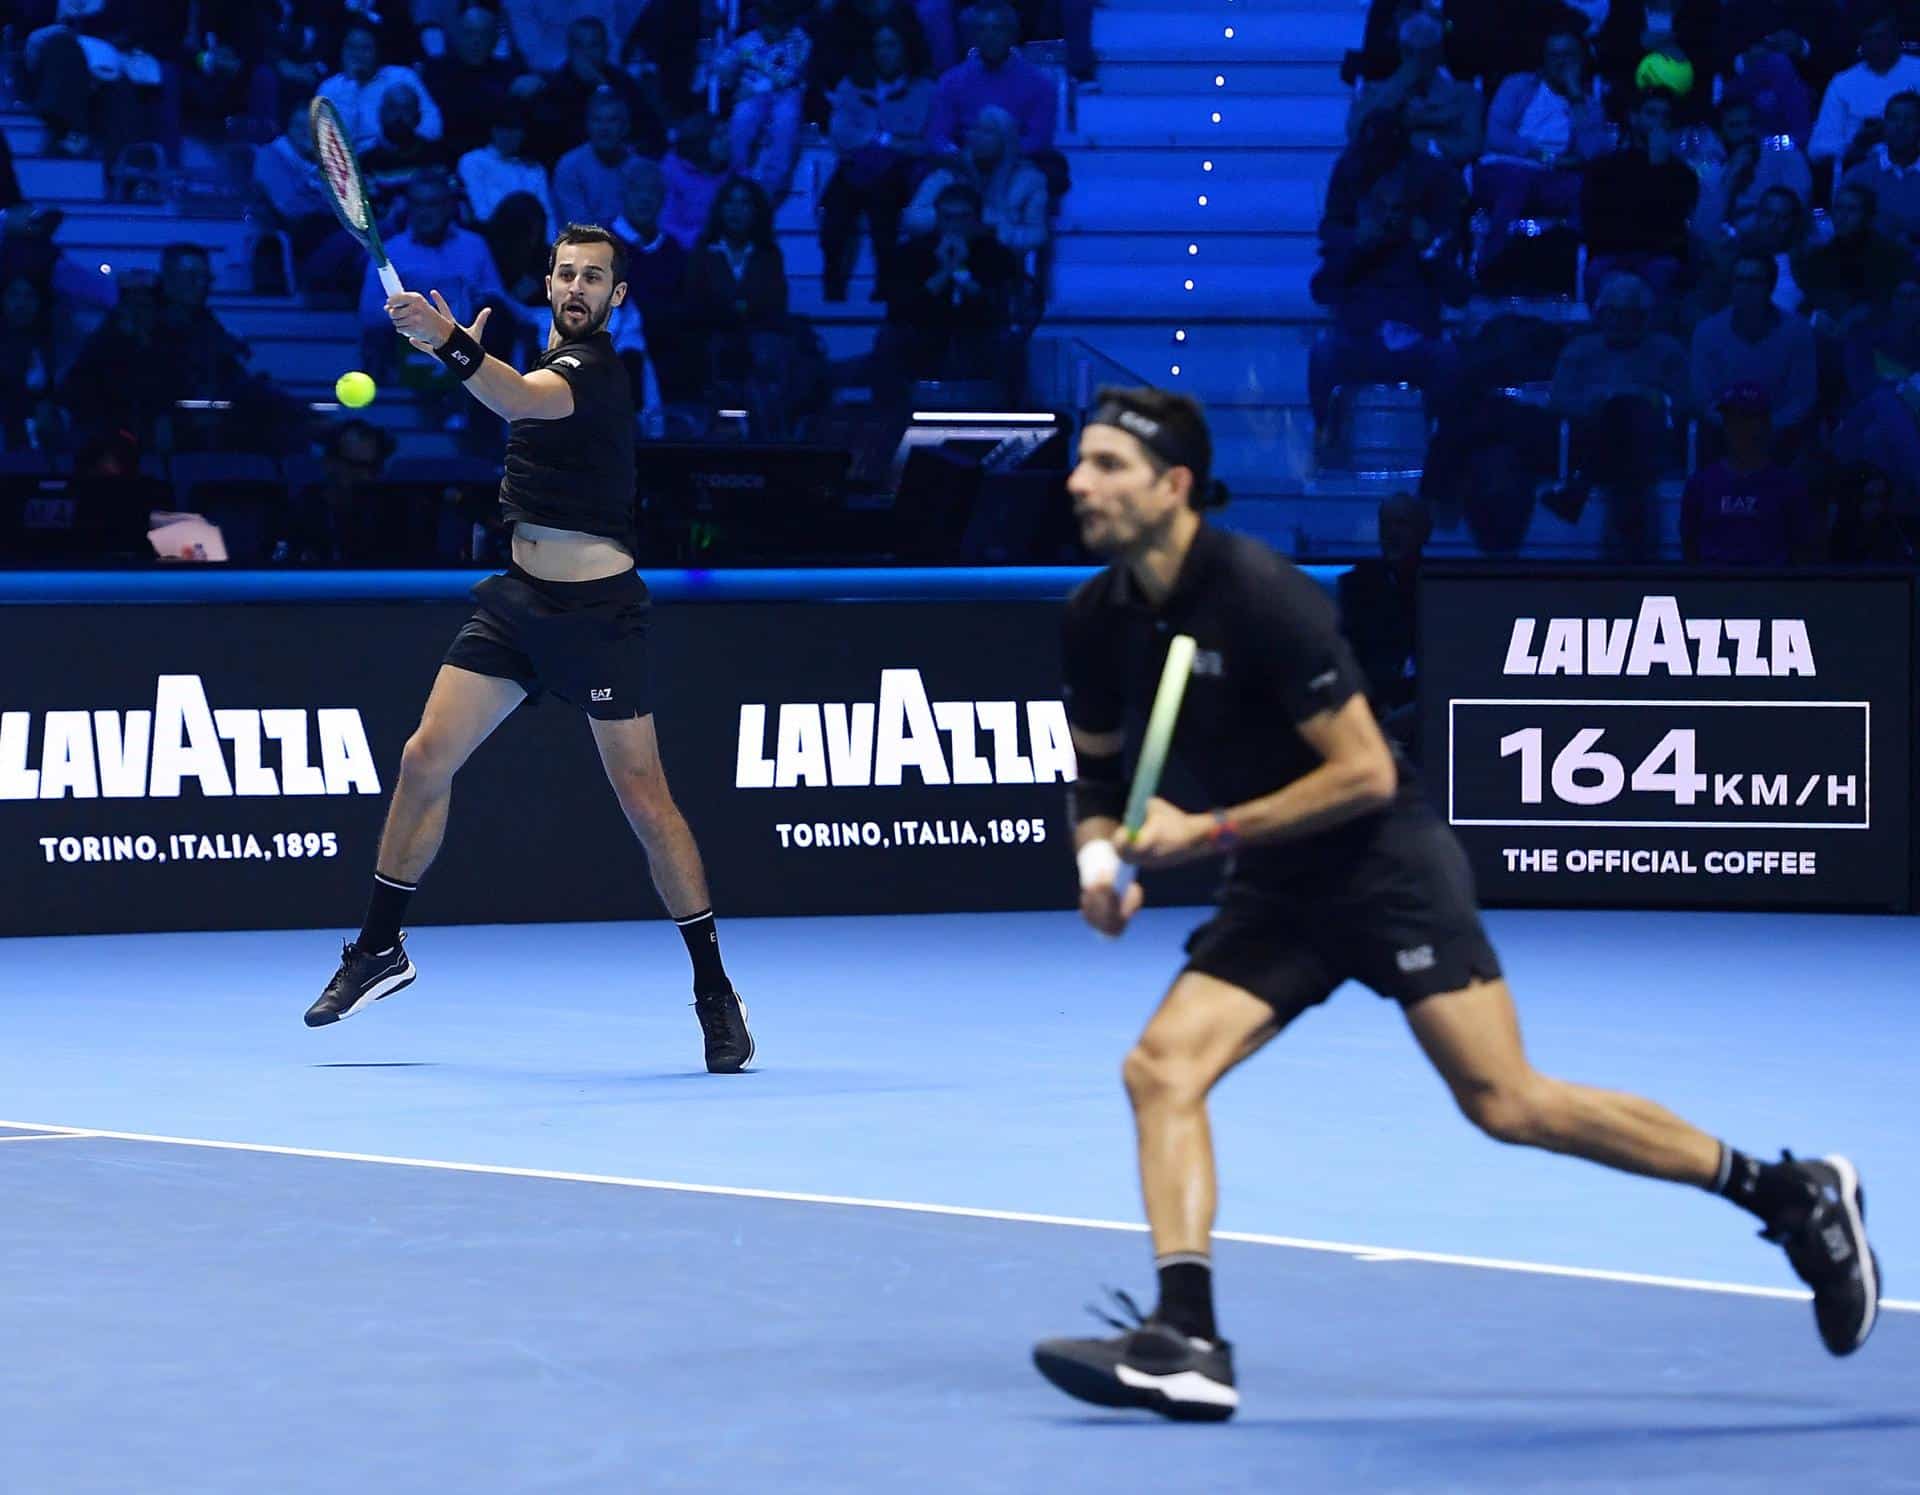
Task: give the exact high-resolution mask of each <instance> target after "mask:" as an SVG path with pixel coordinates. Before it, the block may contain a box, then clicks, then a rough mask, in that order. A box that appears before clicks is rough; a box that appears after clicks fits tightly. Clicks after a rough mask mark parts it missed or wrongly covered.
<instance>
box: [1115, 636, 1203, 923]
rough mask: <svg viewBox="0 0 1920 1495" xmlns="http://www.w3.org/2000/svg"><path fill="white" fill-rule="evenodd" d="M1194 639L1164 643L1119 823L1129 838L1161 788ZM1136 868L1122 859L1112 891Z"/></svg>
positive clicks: (1126, 884)
mask: <svg viewBox="0 0 1920 1495" xmlns="http://www.w3.org/2000/svg"><path fill="white" fill-rule="evenodd" d="M1194 648H1195V645H1194V641H1193V636H1192V635H1191V634H1186V633H1176V634H1175V635H1174V636H1173V642H1172V643H1170V644H1168V645H1167V662H1166V665H1165V667H1164V668H1162V669H1161V671H1160V685H1159V688H1158V689H1156V690H1155V691H1154V693H1153V710H1152V711H1150V712H1148V713H1147V735H1146V737H1145V738H1144V739H1143V740H1142V742H1141V744H1140V761H1139V762H1138V763H1136V764H1134V766H1133V788H1132V789H1131V790H1130V791H1129V792H1128V794H1127V816H1126V819H1125V820H1124V821H1123V822H1122V824H1123V825H1125V827H1126V831H1127V835H1128V836H1129V837H1131V836H1132V835H1133V834H1134V833H1135V832H1136V831H1138V830H1139V829H1140V827H1141V826H1143V825H1145V824H1146V823H1147V801H1148V800H1150V799H1152V798H1153V795H1154V791H1155V790H1157V789H1158V788H1159V787H1160V774H1161V772H1162V771H1163V770H1164V769H1165V768H1166V766H1167V750H1168V749H1169V748H1170V747H1172V746H1173V724H1174V723H1175V722H1177V721H1178V720H1179V719H1180V701H1181V699H1182V698H1183V697H1184V696H1185V695H1186V693H1187V680H1188V678H1189V677H1190V676H1191V675H1192V674H1193V652H1194ZM1137 871H1138V869H1137V868H1136V867H1134V866H1133V864H1132V863H1130V862H1122V863H1121V864H1120V870H1119V871H1118V872H1116V873H1115V874H1114V875H1113V891H1114V892H1115V894H1122V893H1125V892H1126V891H1127V889H1128V888H1130V887H1132V886H1133V879H1134V876H1135V874H1136V872H1137Z"/></svg>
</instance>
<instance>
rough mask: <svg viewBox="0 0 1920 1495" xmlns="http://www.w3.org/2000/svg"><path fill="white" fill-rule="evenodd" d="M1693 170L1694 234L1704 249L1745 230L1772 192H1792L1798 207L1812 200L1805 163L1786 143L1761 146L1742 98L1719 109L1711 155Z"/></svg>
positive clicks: (1748, 105)
mask: <svg viewBox="0 0 1920 1495" xmlns="http://www.w3.org/2000/svg"><path fill="white" fill-rule="evenodd" d="M1695 166H1696V169H1697V170H1698V171H1699V174H1700V197H1699V200H1698V201H1697V202H1696V203H1695V205H1694V210H1693V232H1694V236H1695V237H1696V238H1698V239H1700V240H1702V241H1703V242H1705V243H1708V244H1717V243H1719V242H1721V241H1722V240H1723V239H1726V238H1732V237H1735V236H1737V235H1739V234H1742V233H1745V232H1746V231H1747V230H1749V229H1750V228H1751V227H1752V226H1753V220H1754V217H1755V216H1756V214H1757V213H1758V211H1759V208H1760V199H1761V197H1762V196H1763V195H1764V194H1766V193H1767V192H1769V191H1771V190H1772V189H1774V188H1776V187H1779V188H1783V189H1784V190H1786V191H1788V192H1791V193H1792V194H1793V195H1794V197H1795V198H1797V199H1798V200H1799V202H1800V204H1801V206H1802V207H1804V206H1806V205H1807V204H1808V203H1809V202H1811V201H1812V200H1813V170H1812V168H1811V167H1810V166H1808V164H1807V158H1806V157H1805V156H1804V155H1802V154H1801V153H1800V151H1799V149H1798V148H1797V147H1796V146H1794V145H1793V144H1792V142H1790V141H1788V142H1785V143H1776V142H1774V141H1771V140H1769V141H1762V140H1761V139H1760V137H1759V134H1758V131H1757V129H1756V127H1755V122H1754V110H1753V105H1752V104H1751V103H1749V102H1748V101H1747V100H1745V99H1731V98H1730V99H1728V100H1727V101H1726V102H1724V103H1723V104H1721V106H1720V118H1719V122H1718V126H1717V128H1716V131H1715V134H1714V136H1713V137H1712V144H1711V147H1710V151H1709V153H1708V154H1706V155H1704V156H1703V157H1702V158H1701V159H1700V160H1698V161H1696V163H1695Z"/></svg>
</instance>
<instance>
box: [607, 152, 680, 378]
mask: <svg viewBox="0 0 1920 1495" xmlns="http://www.w3.org/2000/svg"><path fill="white" fill-rule="evenodd" d="M624 180H625V184H626V196H625V197H624V198H623V199H622V204H623V205H622V207H621V210H620V216H619V217H618V218H616V219H615V220H614V222H613V225H612V233H613V235H614V236H615V237H616V238H618V239H619V240H620V241H621V242H622V243H623V244H625V245H626V246H627V299H626V300H625V301H624V302H622V303H621V305H620V306H619V307H618V309H617V310H616V312H615V314H614V317H613V319H612V320H611V321H610V323H609V330H610V331H611V332H612V333H613V345H614V348H615V349H616V350H617V351H618V352H619V354H620V356H621V361H622V362H624V363H625V364H626V365H627V371H628V374H629V375H630V376H631V378H632V380H633V387H634V390H635V392H636V394H639V393H640V392H641V391H643V390H645V389H647V388H648V387H649V386H648V380H649V379H651V380H652V387H653V388H654V389H655V390H656V391H657V394H658V399H659V400H660V401H672V402H676V403H678V402H684V401H688V400H693V399H697V398H698V397H699V392H700V383H701V371H700V369H699V367H698V361H697V360H695V359H692V358H689V357H688V356H687V340H686V339H685V338H684V337H682V336H680V335H679V334H680V332H681V326H682V323H681V307H680V300H681V296H682V294H683V293H684V291H685V288H686V283H687V251H686V248H685V246H684V245H682V244H681V243H680V241H679V240H678V239H676V238H674V237H673V235H672V234H670V233H668V232H667V231H666V229H665V228H663V227H662V226H661V221H660V215H661V213H662V211H663V210H664V208H665V207H666V201H667V179H666V173H665V171H664V170H663V169H662V168H661V167H660V166H659V164H658V163H656V162H653V161H649V160H647V159H646V157H644V156H640V157H637V158H635V159H634V160H632V161H629V162H628V163H627V169H626V174H625V178H624ZM644 403H645V402H644V400H643V408H644Z"/></svg>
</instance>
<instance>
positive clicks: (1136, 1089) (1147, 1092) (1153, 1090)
mask: <svg viewBox="0 0 1920 1495" xmlns="http://www.w3.org/2000/svg"><path fill="white" fill-rule="evenodd" d="M1120 1078H1121V1080H1122V1081H1123V1082H1125V1084H1126V1087H1127V1095H1128V1098H1129V1099H1131V1100H1132V1102H1133V1104H1134V1106H1135V1108H1136V1109H1138V1108H1140V1107H1142V1106H1154V1105H1168V1104H1176V1105H1177V1104H1180V1103H1182V1102H1185V1101H1190V1100H1196V1099H1199V1098H1200V1097H1202V1096H1204V1095H1205V1094H1206V1086H1205V1085H1203V1084H1201V1083H1199V1080H1198V1077H1197V1074H1196V1072H1195V1071H1194V1068H1193V1066H1191V1065H1189V1064H1185V1063H1183V1062H1182V1061H1181V1060H1180V1059H1179V1058H1178V1057H1177V1056H1175V1055H1173V1054H1171V1053H1169V1052H1168V1051H1167V1050H1166V1049H1164V1048H1162V1047H1159V1046H1158V1045H1155V1044H1151V1043H1147V1042H1144V1041H1143V1042H1141V1043H1137V1044H1135V1045H1134V1046H1133V1047H1132V1048H1131V1049H1129V1050H1128V1051H1127V1057H1126V1058H1125V1059H1124V1060H1123V1061H1121V1065H1120Z"/></svg>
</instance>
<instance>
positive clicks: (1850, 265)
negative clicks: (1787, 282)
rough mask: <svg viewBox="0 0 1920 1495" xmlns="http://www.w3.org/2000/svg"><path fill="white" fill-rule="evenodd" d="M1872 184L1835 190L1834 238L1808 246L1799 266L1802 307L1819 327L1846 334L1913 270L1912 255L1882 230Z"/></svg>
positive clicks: (1826, 331)
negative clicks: (1876, 222)
mask: <svg viewBox="0 0 1920 1495" xmlns="http://www.w3.org/2000/svg"><path fill="white" fill-rule="evenodd" d="M1877 206H1878V204H1877V201H1876V199H1875V197H1874V194H1873V189H1872V188H1871V187H1863V186H1860V185H1859V184H1857V183H1851V184H1848V185H1845V186H1842V187H1841V188H1840V190H1839V191H1837V192H1835V193H1834V194H1833V215H1832V223H1833V237H1832V238H1831V239H1829V240H1828V241H1827V242H1826V243H1825V244H1821V245H1817V246H1815V247H1812V248H1809V249H1804V250H1802V251H1801V254H1800V258H1799V259H1798V261H1797V262H1796V263H1795V265H1794V280H1795V281H1796V282H1797V283H1798V284H1799V286H1800V294H1801V301H1800V308H1799V309H1800V311H1801V313H1802V314H1803V315H1807V316H1810V317H1811V318H1812V319H1813V329H1814V331H1815V332H1818V333H1823V334H1825V335H1827V336H1834V337H1837V336H1843V335H1845V334H1846V333H1849V332H1851V331H1852V330H1853V329H1854V328H1855V327H1858V326H1859V325H1860V324H1861V323H1862V322H1863V321H1865V320H1866V319H1867V318H1868V317H1869V316H1871V315H1873V314H1874V312H1875V311H1876V310H1877V309H1880V308H1884V307H1885V306H1886V304H1887V301H1888V299H1889V298H1890V297H1891V296H1892V295H1893V290H1894V287H1895V286H1897V285H1899V284H1900V282H1901V281H1902V280H1904V279H1905V278H1906V277H1907V276H1908V275H1909V274H1910V273H1911V271H1912V269H1913V254H1912V252H1911V251H1910V250H1908V249H1906V248H1905V247H1903V246H1902V245H1899V244H1896V243H1894V242H1893V240H1891V239H1889V238H1888V237H1887V236H1886V235H1885V234H1883V233H1881V232H1879V230H1878V229H1877V227H1876V226H1875V223H1874V216H1875V209H1876V207H1877Z"/></svg>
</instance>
